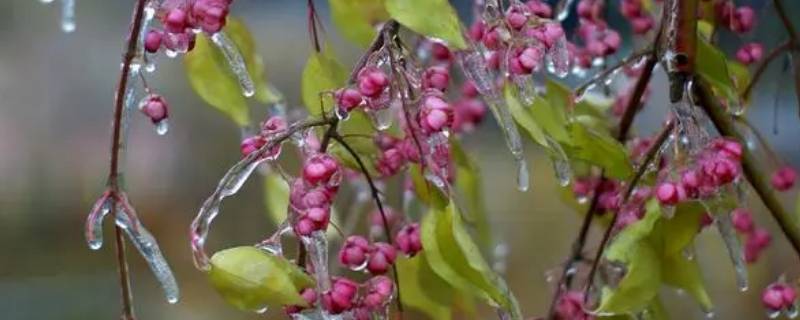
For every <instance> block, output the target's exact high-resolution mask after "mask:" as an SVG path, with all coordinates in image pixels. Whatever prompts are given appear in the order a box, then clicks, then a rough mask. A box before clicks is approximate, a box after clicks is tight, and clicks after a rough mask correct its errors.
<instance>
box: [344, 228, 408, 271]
mask: <svg viewBox="0 0 800 320" xmlns="http://www.w3.org/2000/svg"><path fill="white" fill-rule="evenodd" d="M396 258H397V251H395V249H394V247H392V246H391V245H389V244H387V243H385V242H375V243H372V244H371V243H369V241H368V240H367V239H366V238H364V237H362V236H358V235H353V236H349V237H347V239H346V240H345V242H344V244H343V245H342V248H341V249H340V250H339V262H340V263H341V264H342V265H344V266H346V267H348V268H350V269H352V270H361V269H364V268H366V270H367V271H369V273H371V274H375V275H378V274H384V273H386V271H388V270H389V268H390V267H391V265H392V264H394V261H395V259H396Z"/></svg>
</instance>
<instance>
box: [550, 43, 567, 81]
mask: <svg viewBox="0 0 800 320" xmlns="http://www.w3.org/2000/svg"><path fill="white" fill-rule="evenodd" d="M546 58H547V70H548V71H549V72H550V73H552V74H554V75H555V76H556V77H559V78H564V77H566V76H567V75H569V71H570V61H571V60H570V58H569V49H568V48H567V37H566V35H562V36H561V37H560V38H558V39H557V40H556V42H555V43H554V44H553V46H552V47H551V48H550V49H548V51H547V55H546Z"/></svg>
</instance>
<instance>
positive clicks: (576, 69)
mask: <svg viewBox="0 0 800 320" xmlns="http://www.w3.org/2000/svg"><path fill="white" fill-rule="evenodd" d="M572 74H573V75H574V76H576V77H578V78H584V77H586V74H588V70H587V69H585V68H582V67H581V66H578V65H576V66H573V67H572Z"/></svg>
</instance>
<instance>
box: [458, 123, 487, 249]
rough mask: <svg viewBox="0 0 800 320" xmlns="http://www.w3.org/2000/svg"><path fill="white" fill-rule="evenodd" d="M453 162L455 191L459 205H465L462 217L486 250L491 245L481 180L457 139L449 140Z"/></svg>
mask: <svg viewBox="0 0 800 320" xmlns="http://www.w3.org/2000/svg"><path fill="white" fill-rule="evenodd" d="M450 146H451V152H452V155H453V162H454V163H455V164H456V183H455V184H456V189H457V190H458V194H459V195H460V197H459V199H461V200H462V202H461V203H466V208H467V210H465V211H466V212H465V213H464V214H463V217H464V218H465V219H466V220H467V222H468V223H469V224H470V226H473V227H474V230H475V235H476V237H477V241H478V244H480V246H481V248H484V249H487V248H488V247H489V245H491V243H490V242H491V234H490V230H489V229H490V228H489V225H490V224H489V218H488V216H487V214H486V208H485V206H484V199H483V181H482V180H483V179H481V172H480V168H479V167H478V165H477V164H476V163H475V161H474V160H473V159H472V158H470V156H469V154H467V152H465V151H464V149H463V148H462V147H461V143H460V142H459V140H458V139H455V138H453V139H450Z"/></svg>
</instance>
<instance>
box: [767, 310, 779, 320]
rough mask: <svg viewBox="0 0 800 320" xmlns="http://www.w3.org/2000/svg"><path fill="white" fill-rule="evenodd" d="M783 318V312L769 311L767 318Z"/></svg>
mask: <svg viewBox="0 0 800 320" xmlns="http://www.w3.org/2000/svg"><path fill="white" fill-rule="evenodd" d="M780 316H781V310H772V309H767V318H770V319H775V318H777V317H780Z"/></svg>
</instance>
